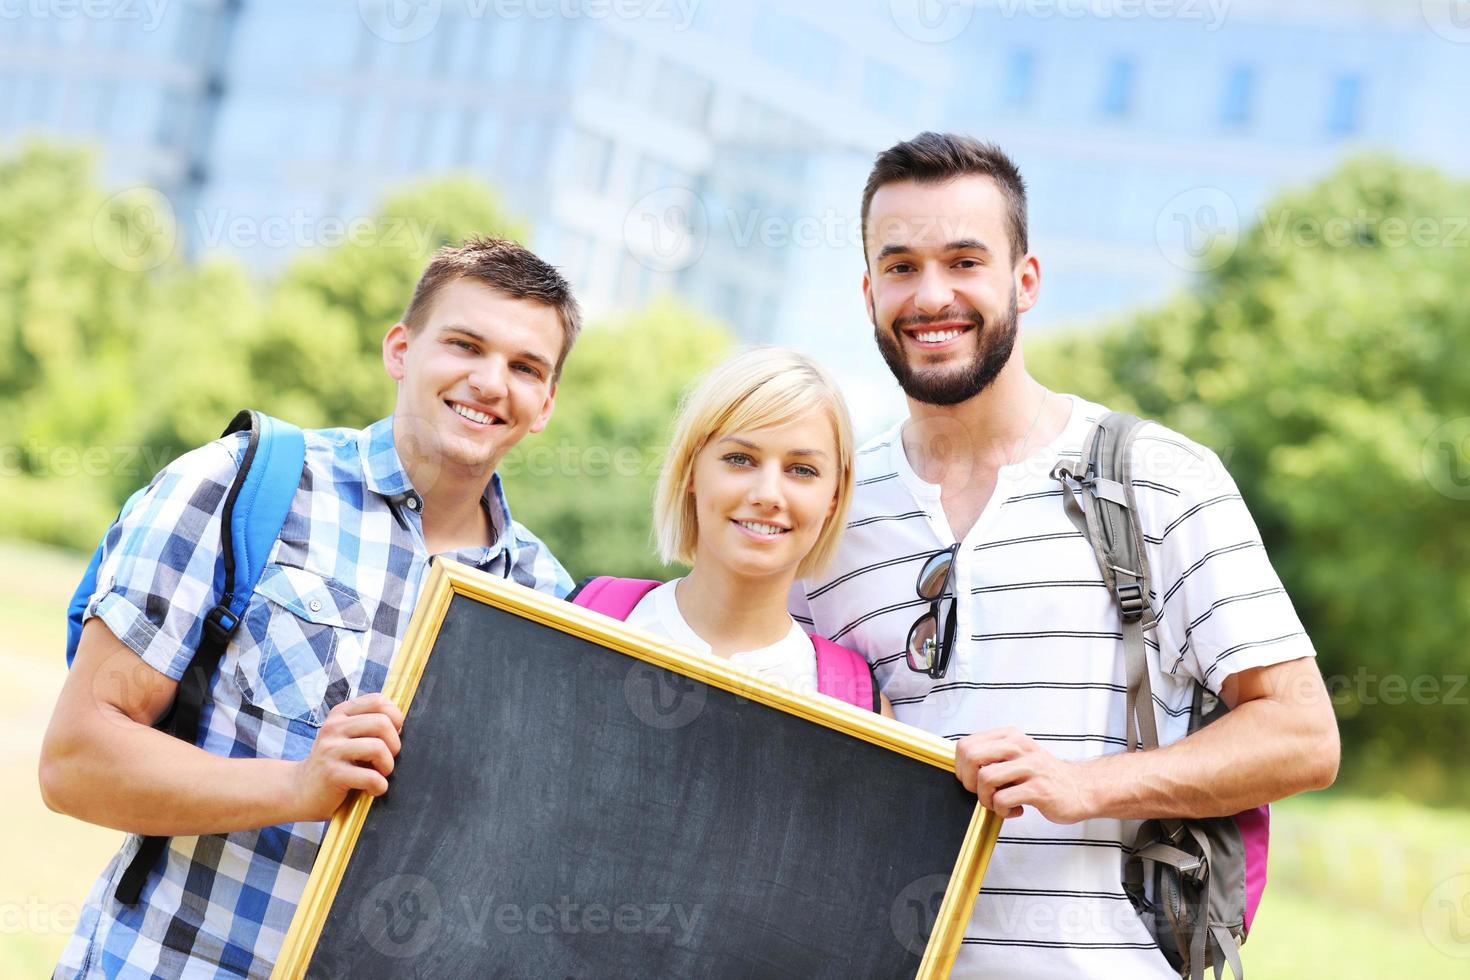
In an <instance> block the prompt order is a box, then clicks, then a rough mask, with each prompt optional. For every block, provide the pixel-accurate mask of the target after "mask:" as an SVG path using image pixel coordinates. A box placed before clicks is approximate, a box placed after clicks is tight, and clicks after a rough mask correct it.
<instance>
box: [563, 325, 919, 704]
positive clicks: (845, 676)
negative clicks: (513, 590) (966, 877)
mask: <svg viewBox="0 0 1470 980" xmlns="http://www.w3.org/2000/svg"><path fill="white" fill-rule="evenodd" d="M852 453H853V439H852V423H851V422H850V421H849V419H848V415H847V406H846V404H845V403H844V402H843V400H842V394H841V392H839V391H838V389H837V386H836V385H835V384H834V383H833V382H832V379H831V378H829V377H828V376H827V374H826V372H824V371H823V370H822V369H821V368H819V367H818V366H817V365H816V363H815V362H814V361H812V360H811V359H810V358H809V357H807V356H806V355H804V354H801V353H798V352H797V351H793V350H787V349H784V348H777V347H759V348H754V349H752V350H747V351H744V352H743V353H740V354H737V355H736V356H735V357H733V358H731V359H730V360H728V361H726V362H725V363H724V364H722V365H720V366H719V367H717V368H715V369H714V370H713V371H711V372H710V373H709V375H707V376H706V377H705V378H704V380H703V381H702V382H701V383H700V384H699V385H698V386H697V387H696V388H695V389H694V390H693V391H692V392H691V393H690V394H689V396H688V397H687V398H686V399H685V402H684V404H683V406H682V407H681V408H680V411H679V416H678V419H677V421H676V422H675V425H674V435H673V440H672V444H671V445H670V447H669V457H668V461H667V464H666V465H665V467H664V472H663V475H662V477H660V479H659V485H658V492H657V496H656V499H655V502H654V525H655V530H656V532H657V535H658V545H659V551H660V553H661V555H662V557H663V559H664V561H665V562H674V561H681V562H685V563H687V564H689V565H690V570H689V574H688V575H686V576H684V577H683V578H678V579H675V580H673V581H671V582H664V583H658V582H649V581H643V580H636V579H617V578H594V579H589V580H588V581H586V582H584V583H583V584H582V586H581V587H579V588H578V589H577V591H576V592H575V593H573V595H572V596H571V599H572V601H573V602H576V603H577V604H578V605H582V606H586V607H588V608H590V609H593V610H595V611H597V612H601V613H605V614H606V615H609V616H613V617H614V618H617V619H623V620H626V621H627V622H628V623H630V624H632V625H634V626H638V627H640V628H642V629H646V630H649V631H651V632H654V633H659V634H661V635H663V636H667V637H668V638H670V639H672V640H674V641H675V642H676V643H679V644H680V645H681V646H685V647H688V648H690V649H693V650H695V651H696V652H699V653H703V654H706V655H709V656H714V657H720V658H722V659H724V660H727V661H728V662H729V663H730V664H731V665H732V666H735V667H739V668H741V669H743V670H746V671H749V672H750V673H752V674H755V675H757V676H759V677H761V678H762V679H764V680H767V681H770V682H772V683H775V684H777V685H778V686H781V687H785V688H787V689H788V690H792V691H797V692H801V693H811V692H819V693H822V694H827V695H830V696H832V697H835V698H838V699H839V700H843V701H846V702H848V703H851V704H856V705H858V706H859V707H863V708H866V709H870V710H873V711H879V710H881V711H882V712H883V714H885V715H888V716H890V717H892V714H893V710H892V708H891V707H890V706H889V704H888V701H887V699H886V698H884V697H883V696H882V695H881V694H880V693H878V689H877V685H876V684H874V682H873V675H872V672H871V670H870V668H869V667H868V663H867V661H866V660H864V659H863V658H862V656H861V655H860V654H858V653H856V652H855V651H853V650H849V649H847V648H846V647H842V646H839V645H838V644H835V643H833V642H831V641H830V640H827V639H825V638H823V637H820V636H809V635H807V634H806V633H805V632H803V631H802V629H801V627H800V626H799V625H797V623H796V621H795V620H793V619H792V618H791V614H790V613H788V612H787V610H786V601H787V595H788V593H789V592H790V590H791V583H792V582H793V581H794V580H795V579H796V578H797V577H806V576H810V575H814V574H817V573H819V572H821V571H822V569H823V568H824V567H825V566H826V565H827V564H828V562H829V561H830V560H831V558H832V555H833V553H834V552H835V551H836V548H837V540H838V538H839V537H840V536H841V534H842V528H843V524H844V522H845V521H846V518H847V510H848V503H849V501H850V500H851V497H852Z"/></svg>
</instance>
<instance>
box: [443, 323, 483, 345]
mask: <svg viewBox="0 0 1470 980" xmlns="http://www.w3.org/2000/svg"><path fill="white" fill-rule="evenodd" d="M439 332H440V333H462V334H464V335H465V336H466V337H473V338H474V339H475V340H478V341H479V342H480V343H482V344H483V343H484V342H485V335H484V334H482V333H480V331H478V330H475V329H473V328H471V327H467V326H465V325H464V324H463V323H446V324H444V326H442V327H440V328H439Z"/></svg>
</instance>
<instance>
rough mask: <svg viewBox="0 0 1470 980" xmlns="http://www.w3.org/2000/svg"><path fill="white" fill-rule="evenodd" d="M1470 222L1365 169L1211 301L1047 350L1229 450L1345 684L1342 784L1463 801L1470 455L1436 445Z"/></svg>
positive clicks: (1340, 180)
mask: <svg viewBox="0 0 1470 980" xmlns="http://www.w3.org/2000/svg"><path fill="white" fill-rule="evenodd" d="M1406 216H1408V217H1406ZM1467 216H1470V185H1466V184H1463V183H1455V182H1452V181H1451V180H1449V179H1447V178H1445V177H1443V176H1441V175H1439V174H1437V173H1435V172H1433V171H1429V170H1424V169H1420V168H1415V167H1410V166H1406V165H1403V164H1400V163H1396V162H1394V161H1392V160H1385V159H1375V158H1365V159H1359V160H1355V161H1352V162H1350V163H1348V164H1347V165H1345V166H1344V167H1342V168H1341V169H1340V170H1339V171H1337V172H1336V173H1334V174H1332V175H1331V176H1329V177H1327V178H1326V179H1325V180H1323V181H1322V182H1321V183H1319V184H1317V185H1316V186H1313V187H1310V188H1307V189H1305V190H1302V191H1299V192H1296V193H1290V194H1287V195H1284V196H1283V197H1281V198H1280V199H1278V200H1277V201H1275V202H1274V203H1273V204H1272V205H1271V206H1270V207H1269V208H1268V209H1267V211H1266V213H1265V214H1264V216H1263V217H1262V220H1261V221H1260V222H1259V223H1258V224H1257V225H1256V226H1255V227H1254V228H1252V229H1250V230H1249V231H1248V232H1246V233H1243V234H1242V236H1241V240H1240V242H1239V245H1238V247H1237V248H1236V249H1235V250H1234V252H1233V253H1232V254H1231V255H1230V256H1229V258H1228V259H1226V260H1225V261H1224V262H1223V264H1222V265H1220V266H1219V268H1218V269H1217V270H1215V271H1214V272H1212V273H1210V274H1209V275H1207V276H1205V277H1204V278H1203V280H1202V281H1201V282H1200V283H1199V285H1198V288H1197V289H1196V290H1195V291H1194V292H1193V293H1191V294H1189V295H1186V296H1182V297H1179V298H1178V299H1177V300H1176V301H1174V302H1173V303H1171V304H1169V305H1167V306H1165V307H1164V308H1162V309H1157V310H1151V311H1148V312H1145V313H1142V314H1139V315H1138V316H1136V317H1133V318H1131V319H1128V320H1127V321H1125V322H1120V323H1115V324H1112V325H1111V326H1108V327H1105V328H1104V329H1101V330H1096V331H1091V332H1087V333H1079V334H1075V335H1072V336H1068V337H1064V338H1059V339H1057V340H1055V341H1054V342H1051V343H1046V344H1042V345H1039V347H1038V348H1037V349H1036V350H1035V351H1034V352H1031V351H1028V355H1030V361H1031V365H1032V367H1033V369H1034V370H1035V371H1036V372H1037V374H1038V376H1039V377H1041V378H1042V379H1043V380H1045V381H1047V382H1048V383H1050V384H1052V385H1053V386H1057V387H1061V388H1064V389H1067V390H1075V391H1078V392H1081V393H1084V394H1086V395H1087V396H1089V397H1091V398H1094V399H1097V400H1099V401H1102V402H1105V403H1107V404H1109V405H1112V406H1113V407H1117V408H1126V409H1128V410H1131V411H1135V412H1138V413H1140V414H1142V415H1144V416H1148V417H1152V418H1156V419H1159V420H1160V421H1162V422H1164V423H1165V424H1167V425H1170V426H1172V427H1174V428H1176V429H1178V430H1179V431H1181V432H1184V433H1186V434H1188V435H1190V436H1191V437H1193V438H1195V439H1197V440H1199V441H1201V442H1203V443H1205V444H1207V445H1209V446H1211V447H1213V448H1214V449H1215V450H1216V451H1217V452H1219V453H1220V455H1221V457H1222V459H1224V461H1225V462H1226V465H1227V466H1228V468H1229V470H1230V472H1231V474H1232V475H1233V476H1234V477H1235V480H1236V482H1237V483H1238V484H1239V486H1240V490H1241V494H1242V496H1243V497H1244V498H1245V500H1246V502H1247V504H1248V505H1249V506H1250V508H1251V511H1252V513H1253V514H1254V516H1255V518H1256V521H1257V523H1258V524H1259V526H1260V529H1261V534H1262V536H1263V538H1264V540H1265V543H1266V549H1267V551H1268V553H1269V554H1270V556H1271V559H1272V561H1273V562H1274V564H1275V566H1276V568H1277V570H1278V572H1279V573H1280V575H1281V578H1282V580H1283V582H1284V583H1285V585H1286V588H1287V591H1288V593H1290V595H1291V597H1292V600H1293V602H1294V603H1295V604H1296V607H1297V610H1298V612H1299V613H1300V614H1301V616H1302V619H1303V620H1304V622H1305V623H1306V626H1307V630H1308V632H1309V633H1310V635H1311V637H1312V639H1313V641H1314V643H1315V644H1316V647H1317V651H1318V654H1319V658H1320V662H1321V667H1322V670H1323V673H1324V674H1325V675H1327V677H1328V679H1329V683H1330V685H1331V687H1332V690H1333V694H1334V701H1335V703H1336V705H1337V710H1338V717H1339V721H1340V723H1341V727H1342V736H1343V747H1344V750H1345V751H1344V768H1343V773H1342V777H1341V782H1340V785H1343V786H1347V787H1356V788H1360V789H1363V790H1366V791H1377V792H1381V791H1382V790H1383V789H1384V788H1385V781H1386V780H1387V779H1388V778H1390V777H1391V780H1392V785H1393V786H1394V787H1395V788H1397V789H1398V790H1399V791H1401V792H1408V793H1410V794H1411V795H1414V796H1418V797H1421V798H1424V799H1431V800H1441V801H1448V800H1452V799H1453V800H1456V801H1459V802H1465V801H1466V800H1467V799H1470V780H1467V779H1466V778H1465V776H1466V774H1467V767H1466V763H1465V761H1464V756H1463V752H1462V751H1460V750H1459V749H1457V748H1456V746H1461V747H1463V746H1465V745H1467V744H1470V690H1467V689H1466V687H1465V678H1466V675H1467V674H1470V645H1467V643H1466V637H1467V636H1470V561H1467V557H1466V556H1467V555H1470V502H1467V498H1470V492H1462V491H1465V490H1467V489H1470V481H1467V479H1466V477H1467V476H1470V465H1467V450H1470V447H1467V446H1466V444H1465V442H1464V441H1458V442H1453V441H1449V440H1444V439H1440V438H1436V437H1435V433H1436V430H1438V429H1440V427H1441V426H1443V425H1445V423H1446V422H1448V421H1450V420H1465V418H1466V416H1470V357H1467V356H1466V354H1465V352H1466V351H1467V350H1470V290H1467V289H1466V288H1465V286H1466V283H1467V281H1470V279H1467V276H1470V228H1467V227H1466V221H1467ZM1465 434H1470V429H1467V431H1466V433H1465ZM1446 446H1453V447H1454V448H1453V449H1452V450H1451V452H1448V453H1446V452H1442V451H1441V450H1443V449H1444V448H1445V447H1446ZM1415 684H1417V685H1418V688H1417V690H1416V689H1415V687H1414V685H1415Z"/></svg>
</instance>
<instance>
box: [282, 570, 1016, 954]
mask: <svg viewBox="0 0 1470 980" xmlns="http://www.w3.org/2000/svg"><path fill="white" fill-rule="evenodd" d="M456 595H462V596H467V597H469V598H472V599H476V600H478V601H480V602H484V603H487V604H489V605H492V606H495V607H497V608H500V609H504V610H506V611H508V612H512V613H515V614H517V615H519V616H522V617H524V618H526V619H529V620H532V621H533V622H537V623H540V624H542V625H544V626H550V627H552V628H554V629H558V630H561V631H562V632H564V633H570V634H571V635H573V636H577V637H580V638H582V639H585V640H591V641H592V642H594V643H597V644H599V645H600V646H604V647H607V648H609V649H611V650H616V651H618V652H620V653H624V654H627V655H628V656H631V657H636V658H638V659H639V660H643V661H645V662H647V663H650V664H653V665H655V666H657V667H662V668H665V669H668V670H673V671H676V672H678V673H680V674H684V675H685V676H687V677H692V678H694V679H696V680H699V681H703V682H704V683H706V684H709V685H711V686H713V687H718V688H722V689H724V690H726V691H730V692H732V693H735V694H738V695H740V696H741V697H744V698H748V699H749V700H752V701H759V702H761V703H762V704H766V705H769V706H770V707H773V708H779V709H780V710H782V711H786V712H788V713H790V714H793V715H796V716H798V717H801V718H805V719H807V720H808V721H813V722H816V723H817V724H819V725H825V726H827V727H828V728H833V729H836V730H837V731H840V732H845V733H846V734H848V735H852V736H854V737H856V738H860V739H863V740H864V741H867V742H871V743H872V744H874V745H878V746H882V747H883V748H886V749H890V750H892V751H894V752H898V753H900V754H901V755H906V756H909V757H910V758H913V759H917V760H919V761H920V762H927V763H929V764H930V765H932V766H936V767H938V768H940V769H943V770H945V771H947V772H953V771H954V766H955V752H954V744H953V743H952V742H950V741H948V740H946V739H943V738H940V737H939V736H937V735H931V734H929V733H928V732H924V731H921V730H919V729H917V728H912V727H910V726H908V725H904V724H900V723H898V722H896V721H893V720H892V719H889V718H884V717H882V716H881V715H877V714H874V713H873V712H871V711H863V710H861V709H858V708H855V707H852V706H851V705H846V704H843V703H841V702H839V701H835V700H833V699H831V698H823V697H815V696H810V695H804V694H797V693H793V692H791V691H788V690H786V689H784V688H780V687H777V686H775V685H773V684H770V683H768V682H766V681H762V680H760V679H759V678H756V677H754V676H752V675H750V674H747V673H745V672H744V671H741V670H737V669H736V668H734V667H731V666H730V665H729V664H727V663H725V662H724V661H723V660H717V659H715V658H712V657H701V656H699V655H697V654H694V653H691V652H689V651H686V650H684V649H682V648H680V647H677V646H674V645H673V644H672V643H670V642H669V641H668V640H666V639H664V638H662V637H659V636H655V635H654V634H652V633H648V632H645V631H643V630H639V629H634V628H633V627H630V626H627V625H625V624H623V623H619V622H617V621H615V620H611V619H609V618H607V617H606V616H602V615H600V614H598V613H594V612H591V611H589V610H587V609H584V608H582V607H581V606H576V605H573V604H572V603H569V602H563V601H561V600H559V599H554V598H552V597H550V596H547V595H543V594H541V593H539V592H535V591H532V590H530V589H527V588H524V587H522V586H519V585H516V584H514V583H511V582H507V581H504V580H502V579H498V578H495V577H494V576H491V575H487V574H486V573H484V572H481V571H478V570H476V569H473V568H471V567H469V566H468V565H462V564H460V563H459V562H454V561H448V560H442V559H440V560H436V561H435V562H434V564H433V567H432V568H431V569H430V571H429V575H428V579H427V581H426V582H425V583H424V591H423V594H422V595H421V596H420V598H419V602H418V605H417V606H416V607H415V609H414V612H413V617H412V619H411V620H410V622H409V625H408V633H407V634H406V635H405V636H404V639H403V645H402V647H401V648H400V649H399V651H398V655H397V656H396V657H394V658H393V664H392V666H391V668H390V669H389V671H388V677H387V680H386V682H385V683H384V686H383V693H385V694H387V695H388V696H389V697H390V698H392V699H393V701H394V702H395V703H397V705H398V706H399V708H400V709H402V711H403V713H404V714H405V715H407V714H408V710H409V706H410V705H411V704H412V703H413V696H414V692H415V691H416V690H417V689H418V685H419V680H420V679H421V678H422V677H423V673H424V667H425V665H426V664H427V663H428V659H429V651H430V649H431V648H432V647H433V645H434V641H435V639H436V638H437V637H438V635H439V628H440V626H441V625H442V624H443V622H444V616H445V614H446V613H447V612H448V611H449V603H450V600H451V599H453V598H454V596H456ZM372 805H373V797H371V796H368V795H366V794H364V793H353V794H352V795H350V796H349V797H348V798H347V800H346V801H345V802H344V803H343V805H342V807H341V808H340V809H339V810H338V811H337V812H336V814H335V815H333V817H332V820H331V823H330V824H329V825H328V827H327V830H326V833H325V834H324V835H323V837H322V844H321V849H320V851H318V853H317V858H316V863H315V864H314V865H313V866H312V869H311V876H310V877H309V878H308V879H307V882H306V890H305V891H304V892H303V893H302V896H301V902H300V903H299V904H298V905H297V907H296V914H295V916H294V917H293V918H292V920H291V928H290V930H289V931H288V932H287V933H286V938H285V941H284V943H283V944H282V946H281V953H280V956H279V957H277V959H276V965H275V969H274V971H273V972H272V973H271V977H272V980H301V978H304V977H305V975H306V968H307V966H308V965H310V963H311V957H312V955H313V953H315V951H316V944H317V941H318V940H319V939H320V938H321V933H322V928H323V927H324V926H325V924H326V918H327V913H328V912H329V911H330V910H331V908H332V904H333V902H335V901H336V896H337V889H338V886H339V885H340V884H341V882H342V876H343V875H344V873H345V872H346V870H347V862H348V860H349V859H350V858H351V856H352V851H353V849H354V848H355V847H356V845H357V838H358V835H359V834H360V833H361V832H362V827H363V823H364V822H365V821H366V820H367V814H368V809H369V808H370V807H371V806H372ZM1000 825H1001V819H1000V818H999V817H998V816H996V814H994V813H992V812H991V811H989V810H987V809H985V808H984V807H982V806H980V805H979V804H978V803H977V804H976V806H975V814H974V816H973V817H972V818H971V820H970V826H969V828H968V829H967V830H966V832H965V837H964V841H963V843H962V845H961V847H960V853H959V857H958V858H957V859H956V860H955V866H954V871H953V872H951V874H950V879H949V888H948V890H947V891H946V892H945V894H944V901H943V903H942V904H941V905H940V907H939V913H938V916H937V917H936V919H935V923H934V929H933V931H932V932H931V933H930V937H929V944H928V946H927V947H926V948H925V950H924V956H923V959H922V960H921V961H920V964H919V971H918V973H917V974H916V980H942V978H944V977H947V976H948V975H949V971H950V968H951V967H952V966H953V965H954V960H955V956H956V954H957V953H958V952H959V948H960V940H961V939H962V938H963V937H964V932H965V925H966V923H968V922H969V920H970V913H971V911H972V910H973V908H974V905H975V897H976V895H977V894H978V893H979V891H980V882H981V879H982V878H984V876H985V869H986V866H987V865H988V864H989V863H990V855H991V852H992V851H993V850H994V849H995V841H996V838H997V837H998V836H999V835H1000Z"/></svg>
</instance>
